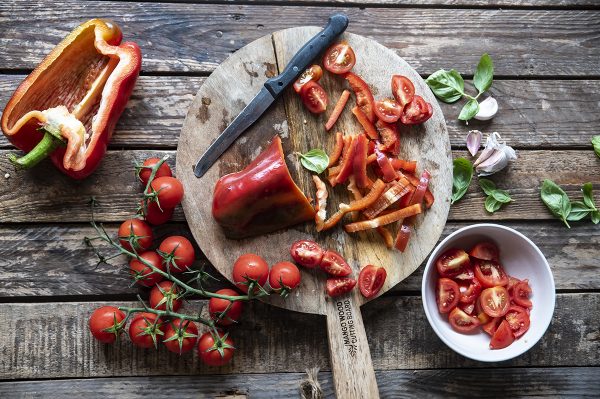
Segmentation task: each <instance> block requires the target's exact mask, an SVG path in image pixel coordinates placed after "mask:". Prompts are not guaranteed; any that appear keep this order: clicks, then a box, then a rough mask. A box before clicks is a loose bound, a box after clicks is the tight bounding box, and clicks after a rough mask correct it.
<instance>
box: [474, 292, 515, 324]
mask: <svg viewBox="0 0 600 399" xmlns="http://www.w3.org/2000/svg"><path fill="white" fill-rule="evenodd" d="M479 300H480V301H481V308H482V309H483V311H484V312H485V313H486V314H487V315H488V316H490V317H502V316H504V315H505V314H506V312H507V311H508V308H509V307H510V295H508V291H507V290H506V288H504V287H501V286H497V287H493V288H486V289H485V290H483V291H481V297H480V298H479Z"/></svg>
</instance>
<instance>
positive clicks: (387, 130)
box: [375, 120, 399, 151]
mask: <svg viewBox="0 0 600 399" xmlns="http://www.w3.org/2000/svg"><path fill="white" fill-rule="evenodd" d="M375 128H376V129H377V133H378V134H379V137H381V149H382V150H383V151H390V150H391V149H392V148H394V146H395V145H396V142H397V141H399V138H398V129H396V125H395V124H391V123H385V122H384V121H382V120H378V121H377V122H376V123H375Z"/></svg>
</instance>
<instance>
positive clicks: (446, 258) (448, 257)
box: [435, 248, 470, 277]
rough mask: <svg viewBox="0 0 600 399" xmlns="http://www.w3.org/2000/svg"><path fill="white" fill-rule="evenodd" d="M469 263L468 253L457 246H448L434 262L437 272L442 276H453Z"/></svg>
mask: <svg viewBox="0 0 600 399" xmlns="http://www.w3.org/2000/svg"><path fill="white" fill-rule="evenodd" d="M469 264H470V262H469V255H468V254H467V253H466V252H465V251H463V250H462V249H458V248H450V249H449V250H447V251H446V252H444V253H443V254H442V255H441V256H440V257H439V258H438V259H437V261H436V262H435V266H436V267H437V270H438V273H439V274H440V276H442V277H454V276H456V275H457V274H458V273H460V271H461V270H462V269H463V268H465V267H467V266H468V265H469Z"/></svg>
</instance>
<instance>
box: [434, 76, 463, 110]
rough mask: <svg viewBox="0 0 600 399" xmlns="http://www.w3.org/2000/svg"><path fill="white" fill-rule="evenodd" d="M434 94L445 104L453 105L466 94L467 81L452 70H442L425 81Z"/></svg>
mask: <svg viewBox="0 0 600 399" xmlns="http://www.w3.org/2000/svg"><path fill="white" fill-rule="evenodd" d="M425 83H427V85H428V86H429V88H430V89H431V91H432V92H433V94H435V95H436V97H437V98H439V99H440V100H442V101H443V102H445V103H453V102H456V101H458V100H460V98H461V97H462V96H463V94H465V81H464V80H463V78H462V76H460V73H458V72H457V71H455V70H454V69H451V70H450V71H446V70H444V69H440V70H439V71H436V72H434V73H432V74H431V75H429V77H428V78H427V79H426V80H425Z"/></svg>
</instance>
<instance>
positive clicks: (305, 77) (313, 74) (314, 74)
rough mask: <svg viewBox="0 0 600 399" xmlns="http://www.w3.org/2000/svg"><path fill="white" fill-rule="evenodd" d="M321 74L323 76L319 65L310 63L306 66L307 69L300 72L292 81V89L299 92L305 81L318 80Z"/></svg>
mask: <svg viewBox="0 0 600 399" xmlns="http://www.w3.org/2000/svg"><path fill="white" fill-rule="evenodd" d="M322 76H323V70H322V69H321V67H320V66H318V65H317V64H314V65H311V66H310V67H308V69H307V70H305V71H304V72H302V74H301V75H300V76H299V77H298V79H296V81H295V82H294V90H295V91H296V93H300V90H301V89H302V86H304V85H305V84H306V83H308V82H310V81H311V80H314V81H315V82H318V81H319V79H321V77H322Z"/></svg>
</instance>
